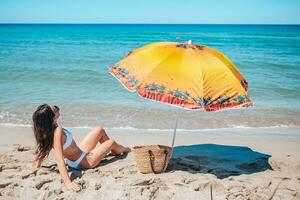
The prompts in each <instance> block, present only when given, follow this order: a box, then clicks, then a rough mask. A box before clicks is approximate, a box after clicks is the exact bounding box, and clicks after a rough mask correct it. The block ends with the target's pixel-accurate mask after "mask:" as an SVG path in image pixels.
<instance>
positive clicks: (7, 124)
mask: <svg viewBox="0 0 300 200" xmlns="http://www.w3.org/2000/svg"><path fill="white" fill-rule="evenodd" d="M0 126H8V127H26V128H28V127H32V125H31V124H15V123H0ZM94 127H95V126H66V128H70V129H92V128H94ZM105 128H106V129H107V130H131V131H150V132H172V131H173V130H174V129H164V128H162V129H159V128H137V127H132V126H119V127H109V126H105ZM274 128H300V126H295V125H276V126H261V127H254V126H244V125H234V126H231V127H221V128H203V129H182V128H178V129H176V130H177V131H178V132H201V131H218V130H230V129H274Z"/></svg>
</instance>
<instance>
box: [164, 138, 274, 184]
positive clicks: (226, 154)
mask: <svg viewBox="0 0 300 200" xmlns="http://www.w3.org/2000/svg"><path fill="white" fill-rule="evenodd" d="M270 157H271V156H270V155H267V154H263V153H259V152H255V151H252V149H250V148H249V147H243V146H226V145H217V144H197V145H191V146H177V147H174V152H173V159H172V160H171V161H170V163H169V166H168V168H167V171H175V170H183V171H189V172H191V173H210V174H214V175H216V176H217V177H218V178H220V179H223V178H227V177H229V176H238V175H241V174H252V173H256V172H261V171H265V170H267V169H272V168H271V165H270V164H269V162H268V161H269V158H270Z"/></svg>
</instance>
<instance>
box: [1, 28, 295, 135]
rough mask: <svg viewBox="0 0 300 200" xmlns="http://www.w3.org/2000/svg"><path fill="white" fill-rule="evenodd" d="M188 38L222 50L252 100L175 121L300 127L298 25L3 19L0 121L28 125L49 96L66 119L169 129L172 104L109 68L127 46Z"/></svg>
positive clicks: (198, 125) (189, 125)
mask: <svg viewBox="0 0 300 200" xmlns="http://www.w3.org/2000/svg"><path fill="white" fill-rule="evenodd" d="M176 37H180V38H181V41H183V42H184V41H187V40H192V41H193V43H199V44H203V45H207V46H210V47H213V48H216V49H218V50H220V51H222V52H223V53H225V54H226V55H227V56H228V57H229V58H231V60H232V61H233V62H234V63H235V64H236V65H237V66H238V68H239V69H240V71H241V72H242V74H243V75H244V76H245V78H246V80H247V81H248V83H249V93H250V95H251V96H252V97H253V98H254V101H255V105H254V106H253V107H252V108H249V109H240V110H228V111H222V112H203V111H185V110H182V111H181V113H180V120H179V124H178V127H179V128H180V129H189V130H193V129H219V128H230V127H277V126H280V127H282V126H283V127H300V26H299V25H137V24H136V25H117V24H114V25H109V24H103V25H80V24H78V25H75V24H73V25H65V24H60V25H55V24H52V25H50V24H48V25H39V24H35V25H33V24H32V25H30V24H25V25H24V24H23V25H22V24H13V25H12V24H2V25H0V124H13V125H30V123H31V116H32V113H33V112H34V110H35V108H36V107H37V106H38V105H39V104H42V103H45V102H48V103H54V104H56V105H58V106H59V107H60V108H61V116H62V119H61V120H62V122H63V124H64V125H65V126H71V127H85V126H95V125H99V124H101V125H103V126H104V127H110V128H137V129H171V128H172V127H173V124H174V120H175V118H176V116H175V114H176V108H174V107H172V106H168V105H162V104H160V103H156V102H152V101H149V100H146V99H142V98H140V97H138V96H137V95H136V94H135V93H130V92H128V91H127V90H126V89H124V88H123V86H122V85H121V84H120V83H119V82H118V81H117V80H116V79H115V78H113V77H112V76H111V75H110V74H109V73H108V72H107V68H108V66H109V65H111V64H114V63H115V62H117V61H118V60H120V59H121V58H122V57H123V56H125V55H126V54H127V53H128V52H129V51H131V50H133V49H135V48H137V47H140V46H142V45H145V44H148V43H151V42H157V41H176Z"/></svg>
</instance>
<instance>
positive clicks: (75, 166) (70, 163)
mask: <svg viewBox="0 0 300 200" xmlns="http://www.w3.org/2000/svg"><path fill="white" fill-rule="evenodd" d="M87 154H88V153H86V152H84V151H82V153H81V155H80V157H79V158H78V159H77V160H75V161H72V160H69V159H66V161H67V164H68V166H69V167H71V168H73V169H80V162H81V161H82V160H83V159H84V157H85V156H86V155H87Z"/></svg>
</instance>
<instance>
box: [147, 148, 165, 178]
mask: <svg viewBox="0 0 300 200" xmlns="http://www.w3.org/2000/svg"><path fill="white" fill-rule="evenodd" d="M148 153H149V158H150V165H151V169H152V172H153V173H154V174H158V173H160V172H162V171H164V169H165V167H166V163H167V157H168V151H167V150H166V149H165V150H164V154H165V160H164V166H163V168H162V171H160V172H156V171H155V170H154V155H153V152H152V151H151V150H148Z"/></svg>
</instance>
